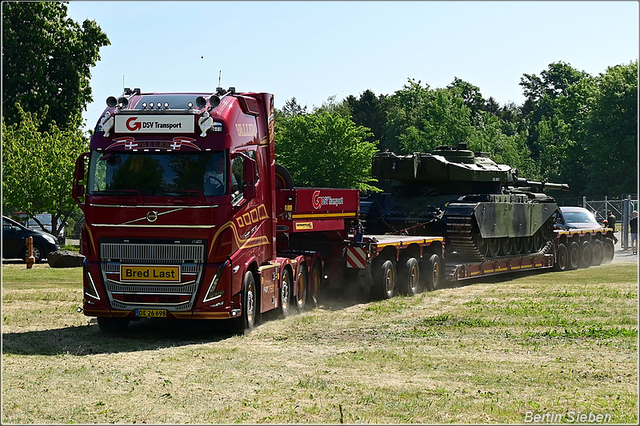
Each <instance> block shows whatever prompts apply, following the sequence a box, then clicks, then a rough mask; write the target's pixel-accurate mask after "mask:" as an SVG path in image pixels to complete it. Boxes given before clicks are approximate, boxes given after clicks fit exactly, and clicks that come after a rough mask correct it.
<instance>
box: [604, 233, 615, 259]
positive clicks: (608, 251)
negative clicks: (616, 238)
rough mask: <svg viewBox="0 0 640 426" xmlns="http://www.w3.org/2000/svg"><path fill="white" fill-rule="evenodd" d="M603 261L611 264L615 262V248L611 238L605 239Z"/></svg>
mask: <svg viewBox="0 0 640 426" xmlns="http://www.w3.org/2000/svg"><path fill="white" fill-rule="evenodd" d="M602 252H603V259H602V263H609V262H611V261H612V260H613V255H614V252H615V248H614V246H613V240H612V239H611V238H605V240H604V241H603V243H602Z"/></svg>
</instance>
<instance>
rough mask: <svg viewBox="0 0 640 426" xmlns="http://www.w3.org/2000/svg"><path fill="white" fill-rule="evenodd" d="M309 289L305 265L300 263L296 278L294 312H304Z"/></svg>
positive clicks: (307, 271) (307, 272)
mask: <svg viewBox="0 0 640 426" xmlns="http://www.w3.org/2000/svg"><path fill="white" fill-rule="evenodd" d="M308 287H309V270H308V269H307V264H306V263H302V264H300V266H298V276H297V277H296V286H295V289H296V294H295V301H296V312H298V313H299V314H300V313H302V312H304V309H305V306H306V303H307V289H308Z"/></svg>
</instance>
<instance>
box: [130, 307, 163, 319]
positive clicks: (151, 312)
mask: <svg viewBox="0 0 640 426" xmlns="http://www.w3.org/2000/svg"><path fill="white" fill-rule="evenodd" d="M135 312H136V317H138V318H166V317H167V311H166V310H165V309H136V311H135Z"/></svg>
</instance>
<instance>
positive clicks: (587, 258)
mask: <svg viewBox="0 0 640 426" xmlns="http://www.w3.org/2000/svg"><path fill="white" fill-rule="evenodd" d="M592 258H593V250H592V248H591V243H590V242H589V241H584V242H583V243H582V244H581V245H580V268H588V267H589V266H591V259H592Z"/></svg>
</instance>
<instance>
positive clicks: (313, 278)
mask: <svg viewBox="0 0 640 426" xmlns="http://www.w3.org/2000/svg"><path fill="white" fill-rule="evenodd" d="M321 285H322V262H320V260H319V259H316V260H315V261H314V262H313V266H311V272H309V285H308V286H307V305H311V309H315V308H317V307H318V293H319V292H320V286H321Z"/></svg>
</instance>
